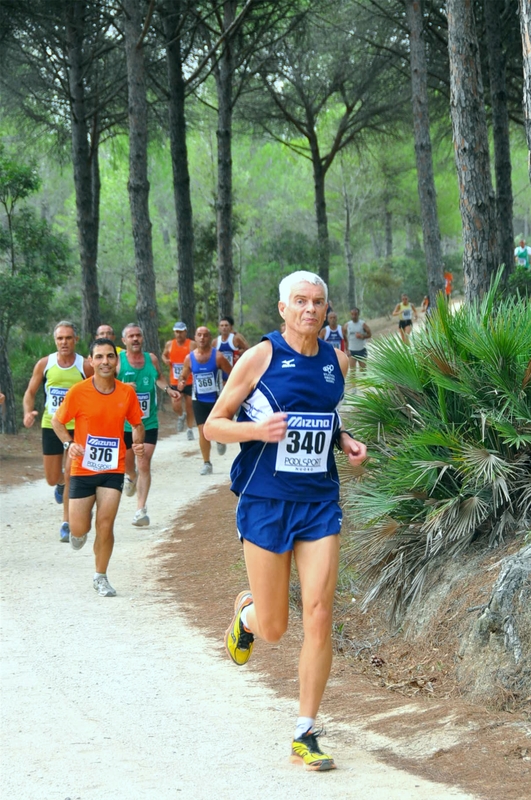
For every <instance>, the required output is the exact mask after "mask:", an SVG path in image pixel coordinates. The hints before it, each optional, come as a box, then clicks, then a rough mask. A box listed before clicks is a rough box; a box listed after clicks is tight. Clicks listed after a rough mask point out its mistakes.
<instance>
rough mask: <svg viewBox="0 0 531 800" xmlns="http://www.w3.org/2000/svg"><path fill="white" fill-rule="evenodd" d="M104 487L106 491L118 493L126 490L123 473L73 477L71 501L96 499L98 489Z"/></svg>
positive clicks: (71, 481)
mask: <svg viewBox="0 0 531 800" xmlns="http://www.w3.org/2000/svg"><path fill="white" fill-rule="evenodd" d="M99 486H102V487H103V488H104V489H116V491H117V492H120V493H121V491H122V489H123V488H124V474H123V472H102V473H101V474H98V475H71V476H70V491H69V492H68V496H69V498H70V500H79V499H80V498H82V497H94V495H95V494H96V489H97V488H98V487H99Z"/></svg>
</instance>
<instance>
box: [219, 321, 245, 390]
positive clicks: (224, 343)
mask: <svg viewBox="0 0 531 800" xmlns="http://www.w3.org/2000/svg"><path fill="white" fill-rule="evenodd" d="M218 330H219V336H217V337H216V338H215V339H214V341H213V342H212V347H215V348H216V350H219V352H220V353H221V355H222V356H225V358H226V359H227V361H228V362H229V364H230V365H231V366H234V364H235V363H236V362H237V360H238V358H239V357H240V356H241V354H242V353H245V351H246V350H248V349H249V342H248V341H247V340H246V339H245V337H244V336H242V334H241V333H236V332H235V331H234V319H233V317H229V316H227V317H221V319H220V321H219V325H218ZM228 377H229V376H228V374H227V373H226V372H223V381H226V380H227V378H228Z"/></svg>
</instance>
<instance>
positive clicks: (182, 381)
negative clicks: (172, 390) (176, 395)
mask: <svg viewBox="0 0 531 800" xmlns="http://www.w3.org/2000/svg"><path fill="white" fill-rule="evenodd" d="M191 372H192V362H191V361H190V356H189V355H188V356H186V358H185V359H184V363H183V368H182V370H181V374H180V375H179V380H178V381H177V386H179V387H180V388H181V389H184V387H185V386H186V381H187V380H188V377H189V376H190V374H191Z"/></svg>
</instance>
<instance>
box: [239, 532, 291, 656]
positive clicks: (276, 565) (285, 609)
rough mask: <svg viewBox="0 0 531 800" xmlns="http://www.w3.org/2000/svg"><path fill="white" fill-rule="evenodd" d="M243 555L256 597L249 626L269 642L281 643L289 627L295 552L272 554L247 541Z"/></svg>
mask: <svg viewBox="0 0 531 800" xmlns="http://www.w3.org/2000/svg"><path fill="white" fill-rule="evenodd" d="M243 554H244V556H245V566H246V568H247V576H248V578H249V587H250V589H251V594H252V595H253V605H252V606H250V608H249V611H248V613H247V622H246V627H247V628H249V630H251V631H252V632H253V633H254V634H255V636H258V637H259V638H260V639H264V640H265V641H266V642H278V640H279V639H280V638H281V637H282V635H283V634H284V633H285V632H286V629H287V627H288V617H289V578H290V570H291V552H287V553H271V552H270V551H269V550H264V549H263V548H262V547H258V546H257V545H255V544H252V542H247V541H244V544H243Z"/></svg>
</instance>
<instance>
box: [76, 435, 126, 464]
mask: <svg viewBox="0 0 531 800" xmlns="http://www.w3.org/2000/svg"><path fill="white" fill-rule="evenodd" d="M119 454H120V440H119V439H111V438H109V439H107V438H104V437H103V436H92V435H91V434H90V433H89V435H88V436H87V441H86V444H85V455H84V456H83V466H84V467H85V469H90V470H91V471H92V472H107V471H111V470H117V469H118V456H119Z"/></svg>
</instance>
